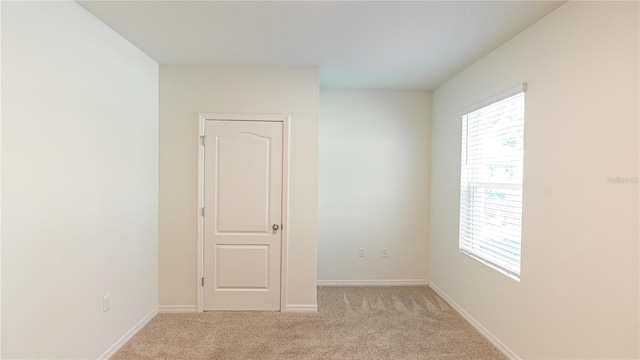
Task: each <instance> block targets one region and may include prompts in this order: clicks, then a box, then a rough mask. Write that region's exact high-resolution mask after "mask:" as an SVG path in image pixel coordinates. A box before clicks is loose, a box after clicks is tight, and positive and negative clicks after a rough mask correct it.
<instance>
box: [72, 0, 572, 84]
mask: <svg viewBox="0 0 640 360" xmlns="http://www.w3.org/2000/svg"><path fill="white" fill-rule="evenodd" d="M78 2H79V3H80V5H82V6H83V7H84V8H86V9H87V10H88V11H89V12H91V13H93V14H94V15H95V16H96V17H98V18H99V19H100V20H102V21H103V22H104V23H106V24H107V25H109V26H110V27H111V28H113V29H114V30H115V31H117V32H118V33H120V34H121V35H122V36H124V37H125V38H126V39H128V40H129V41H130V42H132V43H133V44H134V45H136V46H137V47H139V48H140V49H142V51H144V52H145V53H146V54H148V55H149V56H151V57H152V58H153V59H155V60H156V61H157V62H159V63H161V64H215V65H255V66H318V67H320V82H321V86H323V87H365V88H388V89H425V90H432V89H434V88H435V87H437V86H438V85H439V84H441V83H442V82H444V81H446V80H447V79H449V78H451V77H452V76H454V75H455V74H456V73H458V72H459V71H461V70H463V69H464V68H465V67H467V66H469V65H471V64H472V63H473V62H475V61H476V60H478V59H479V58H481V57H482V56H483V55H485V54H487V53H488V52H490V51H491V50H493V49H495V48H496V47H498V46H499V45H501V44H502V43H504V42H505V41H507V40H509V39H511V38H512V37H514V36H515V35H517V34H518V33H519V32H521V31H522V30H524V29H525V28H527V27H528V26H530V25H531V24H533V23H534V22H536V21H538V20H539V19H541V18H542V17H544V16H545V15H547V14H548V13H550V12H551V11H553V10H554V9H555V8H557V7H558V6H560V5H561V4H562V2H557V1H470V2H459V1H417V2H391V1H374V2H360V1H357V2H356V1H343V2H340V1H337V2H336V1H302V2H269V1H259V2H244V1H225V2H221V1H78Z"/></svg>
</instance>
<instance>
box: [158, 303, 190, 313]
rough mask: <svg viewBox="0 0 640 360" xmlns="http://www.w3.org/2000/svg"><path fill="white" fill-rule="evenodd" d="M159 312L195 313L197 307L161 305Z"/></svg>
mask: <svg viewBox="0 0 640 360" xmlns="http://www.w3.org/2000/svg"><path fill="white" fill-rule="evenodd" d="M159 312H160V313H161V314H166V313H194V312H196V306H195V305H160V308H159Z"/></svg>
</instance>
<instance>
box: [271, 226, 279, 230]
mask: <svg viewBox="0 0 640 360" xmlns="http://www.w3.org/2000/svg"><path fill="white" fill-rule="evenodd" d="M271 228H272V229H273V231H278V229H280V225H278V224H273V226H272V227H271Z"/></svg>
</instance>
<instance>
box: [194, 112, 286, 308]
mask: <svg viewBox="0 0 640 360" xmlns="http://www.w3.org/2000/svg"><path fill="white" fill-rule="evenodd" d="M282 129H283V125H282V122H264V121H260V122H258V121H220V120H206V121H205V128H204V131H205V141H206V144H205V146H204V209H205V210H204V217H203V218H204V234H203V240H204V241H203V243H204V244H203V246H204V249H203V255H204V256H203V267H204V269H203V271H204V289H203V291H204V302H203V305H204V310H205V311H207V310H280V256H281V229H280V228H281V226H282V225H281V223H282V138H283V137H282V133H283V131H282Z"/></svg>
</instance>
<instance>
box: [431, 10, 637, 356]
mask: <svg viewBox="0 0 640 360" xmlns="http://www.w3.org/2000/svg"><path fill="white" fill-rule="evenodd" d="M638 15H639V9H638V3H637V2H626V3H616V2H570V3H567V4H565V5H563V6H561V7H560V8H559V9H558V10H556V11H555V12H553V13H551V14H550V15H549V16H547V17H545V18H544V19H542V20H541V21H539V22H538V23H536V24H535V25H533V26H532V27H530V28H528V29H527V30H525V31H524V32H523V33H521V34H520V35H518V36H517V37H515V38H514V39H512V40H511V41H509V42H508V43H506V44H504V45H503V46H501V47H500V48H498V49H497V50H495V51H493V52H492V53H490V54H489V55H487V56H486V57H484V58H483V59H481V60H480V61H478V62H477V63H475V64H474V65H472V66H471V67H469V68H468V69H466V70H465V71H463V72H462V73H460V74H459V75H457V76H456V77H454V78H453V79H451V80H449V81H448V82H446V83H445V84H443V85H442V86H440V87H439V88H438V89H436V90H435V92H434V94H433V110H434V111H433V137H432V139H433V145H432V152H433V157H432V178H431V179H432V186H431V198H432V203H431V213H432V217H431V224H432V225H431V237H430V247H429V258H428V259H429V275H430V280H431V281H432V282H433V283H434V284H435V286H437V287H438V288H440V289H441V290H442V291H443V292H444V293H445V294H447V295H448V296H449V297H450V298H451V299H452V300H453V301H455V302H456V303H457V304H458V305H459V306H460V307H461V308H462V309H464V310H465V311H466V312H467V313H468V314H469V315H470V316H471V317H473V318H474V319H475V320H477V321H478V322H479V323H480V324H481V325H482V326H484V328H486V329H487V330H488V331H489V332H490V333H491V334H493V335H494V336H495V337H496V338H497V339H498V340H499V341H501V342H502V343H503V344H504V345H505V346H506V347H507V348H509V349H510V350H511V351H512V352H513V353H515V355H516V356H519V357H520V358H523V359H550V358H553V359H569V358H573V359H576V358H580V359H587V358H597V359H604V358H606V359H613V358H626V359H632V358H633V359H637V358H638V357H639V356H640V354H639V353H638V348H639V343H638V341H639V339H640V333H639V330H638V319H639V313H638V304H639V303H640V299H639V298H638V285H639V276H638V270H639V267H638V266H639V263H638V250H639V249H638V237H639V233H638V218H639V212H638V196H639V192H638V184H637V183H634V184H611V183H609V178H611V177H635V178H636V179H637V176H638V160H639V157H638V144H639V141H638V140H639V139H638V130H639V129H638V119H639V115H640V114H639V96H640V93H639V86H638V80H639V66H638V64H639V56H638V54H639V51H638V50H639V48H638V35H639V34H638V33H639V32H638ZM522 81H527V82H528V83H529V91H528V92H527V94H526V100H525V101H526V115H525V144H524V146H525V160H524V161H525V163H524V198H523V201H524V208H523V225H522V226H523V234H522V242H523V243H522V274H521V275H522V277H521V281H520V282H516V281H514V280H512V279H510V278H507V277H506V276H504V275H502V274H500V273H498V272H496V271H494V270H492V269H490V268H488V267H486V266H484V265H482V264H481V263H479V262H477V261H475V260H473V259H471V258H469V257H467V256H465V255H463V254H461V253H459V252H458V216H459V211H458V201H459V191H460V190H459V179H460V165H459V161H458V159H459V158H460V137H461V136H460V134H461V125H460V120H459V111H460V110H461V109H462V108H464V107H465V106H467V105H470V104H474V103H476V102H478V101H480V100H483V99H484V98H488V97H490V96H491V95H493V94H495V93H498V92H500V91H501V90H504V89H507V88H509V87H511V86H513V85H515V84H517V83H518V82H522Z"/></svg>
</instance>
